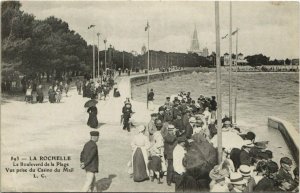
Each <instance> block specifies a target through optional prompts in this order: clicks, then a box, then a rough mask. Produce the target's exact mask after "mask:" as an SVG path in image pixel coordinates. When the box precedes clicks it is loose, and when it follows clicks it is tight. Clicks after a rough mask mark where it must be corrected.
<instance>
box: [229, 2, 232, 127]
mask: <svg viewBox="0 0 300 193" xmlns="http://www.w3.org/2000/svg"><path fill="white" fill-rule="evenodd" d="M229 7H230V16H229V17H230V23H229V118H230V122H231V123H232V104H231V103H232V96H231V94H232V84H231V83H232V73H231V71H232V69H231V68H232V3H231V1H230V2H229Z"/></svg>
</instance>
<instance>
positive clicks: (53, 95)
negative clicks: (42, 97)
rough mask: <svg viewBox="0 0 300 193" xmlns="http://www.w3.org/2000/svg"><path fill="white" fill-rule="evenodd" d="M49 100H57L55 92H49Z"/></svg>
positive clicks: (52, 101) (51, 101)
mask: <svg viewBox="0 0 300 193" xmlns="http://www.w3.org/2000/svg"><path fill="white" fill-rule="evenodd" d="M49 102H50V103H54V102H55V94H49Z"/></svg>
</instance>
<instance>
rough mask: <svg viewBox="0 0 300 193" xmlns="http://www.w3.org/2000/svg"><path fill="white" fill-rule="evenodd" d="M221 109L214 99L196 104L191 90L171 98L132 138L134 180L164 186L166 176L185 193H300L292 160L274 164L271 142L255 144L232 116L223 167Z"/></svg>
mask: <svg viewBox="0 0 300 193" xmlns="http://www.w3.org/2000/svg"><path fill="white" fill-rule="evenodd" d="M128 105H129V104H128ZM129 107H130V106H128V108H129ZM216 110H217V102H216V100H215V97H214V96H212V97H211V98H208V97H204V96H203V95H200V96H199V98H197V100H193V99H192V97H191V93H190V92H187V93H185V92H181V93H179V94H178V95H177V96H171V97H166V101H165V103H164V104H163V105H162V106H160V107H159V109H158V112H157V113H152V114H151V120H150V122H149V124H148V126H147V127H146V126H143V125H141V126H139V127H138V134H137V135H136V136H135V137H134V138H133V140H132V143H131V146H132V150H133V153H132V160H131V162H129V165H128V166H130V167H131V168H132V170H131V173H132V177H133V180H134V181H135V182H141V181H144V180H148V179H150V180H151V181H154V180H155V179H156V180H157V183H158V184H161V183H162V182H163V180H162V178H163V177H164V176H165V175H166V182H167V184H168V185H171V184H172V183H175V191H184V192H186V191H195V192H198V191H210V192H253V191H254V192H262V191H294V192H298V185H299V171H298V170H299V169H298V167H296V168H295V169H294V170H293V172H292V168H293V167H295V166H293V162H292V160H291V159H290V158H288V157H282V158H281V159H280V163H279V164H278V163H276V162H275V161H273V152H272V151H271V150H269V149H268V141H256V134H255V133H253V132H251V131H250V132H243V131H241V130H240V129H239V128H238V127H236V126H234V125H233V124H232V123H231V120H230V119H229V118H228V117H227V116H225V117H224V118H223V119H222V139H223V140H222V141H223V142H222V143H223V144H222V147H223V148H222V149H223V152H222V155H223V156H222V162H221V163H220V164H218V153H217V120H216Z"/></svg>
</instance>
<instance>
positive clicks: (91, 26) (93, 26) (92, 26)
mask: <svg viewBox="0 0 300 193" xmlns="http://www.w3.org/2000/svg"><path fill="white" fill-rule="evenodd" d="M91 28H94V29H95V25H93V24H92V25H90V26H89V27H88V29H91ZM94 33H95V31H94V32H93V33H92V34H94ZM92 37H93V80H94V81H95V37H94V35H92Z"/></svg>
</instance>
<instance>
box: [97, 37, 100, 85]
mask: <svg viewBox="0 0 300 193" xmlns="http://www.w3.org/2000/svg"><path fill="white" fill-rule="evenodd" d="M97 36H98V49H97V52H98V79H99V75H100V68H99V36H100V33H97Z"/></svg>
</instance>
